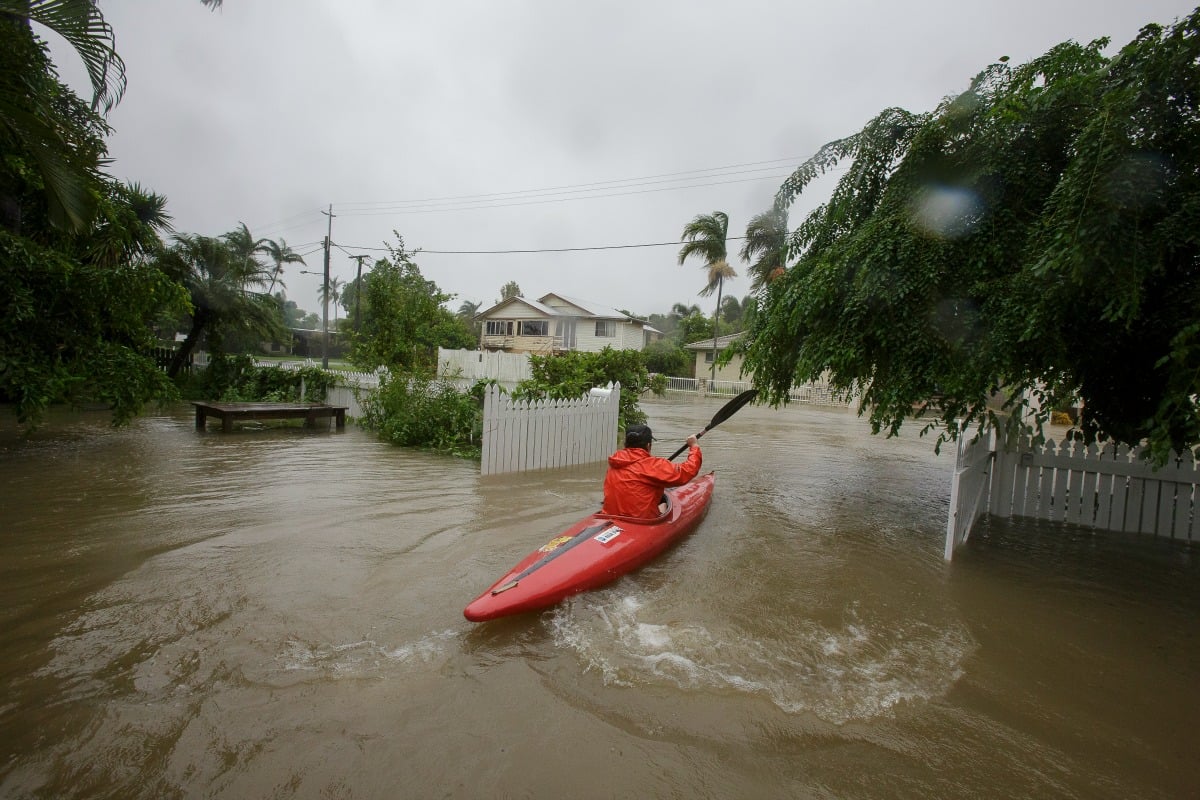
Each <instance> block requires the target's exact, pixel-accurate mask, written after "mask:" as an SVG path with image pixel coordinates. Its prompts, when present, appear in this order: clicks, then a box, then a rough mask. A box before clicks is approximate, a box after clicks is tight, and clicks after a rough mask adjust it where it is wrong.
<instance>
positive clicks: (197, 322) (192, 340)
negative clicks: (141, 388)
mask: <svg viewBox="0 0 1200 800" xmlns="http://www.w3.org/2000/svg"><path fill="white" fill-rule="evenodd" d="M206 324H208V315H207V314H206V313H205V311H204V309H196V314H195V316H193V317H192V328H191V330H189V331H188V335H187V338H185V339H184V340H183V342H182V343H181V344H180V345H179V349H178V350H176V351H175V355H174V357H172V358H171V365H170V366H169V367H167V377H168V378H174V377H175V376H176V375H178V374H179V371H180V370H181V369H183V365H184V364H186V363H187V360H188V357H189V356H191V354H192V350H193V349H194V348H195V347H196V342H197V341H199V340H200V334H201V333H203V332H204V326H205V325H206Z"/></svg>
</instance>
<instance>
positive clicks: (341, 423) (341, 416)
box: [336, 411, 346, 431]
mask: <svg viewBox="0 0 1200 800" xmlns="http://www.w3.org/2000/svg"><path fill="white" fill-rule="evenodd" d="M336 419H337V429H338V430H339V431H344V430H346V412H345V411H338V412H337V418H336Z"/></svg>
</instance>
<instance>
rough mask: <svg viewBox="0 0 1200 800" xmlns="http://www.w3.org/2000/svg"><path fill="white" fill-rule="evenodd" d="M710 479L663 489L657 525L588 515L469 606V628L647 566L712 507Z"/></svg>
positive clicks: (541, 605) (549, 603) (705, 477)
mask: <svg viewBox="0 0 1200 800" xmlns="http://www.w3.org/2000/svg"><path fill="white" fill-rule="evenodd" d="M714 480H715V477H714V475H713V473H711V472H710V473H708V474H707V475H701V476H700V477H698V478H696V479H695V480H694V481H692V482H691V483H689V484H687V485H685V486H679V487H677V488H674V489H667V490H666V492H665V494H666V496H667V503H668V507H667V511H666V513H664V514H663V515H662V516H660V517H658V518H656V519H635V518H633V517H620V516H615V515H613V514H600V513H597V514H592V515H590V516H588V517H585V518H584V519H582V520H580V521H579V522H577V523H575V524H574V525H572V526H571V527H570V528H568V529H567V530H565V531H563V532H562V533H561V534H560V535H558V536H556V537H554V538H553V539H551V540H550V541H548V542H546V544H544V545H542V546H541V547H539V548H538V549H537V550H534V551H533V552H532V553H530V554H529V555H527V556H525V558H523V559H521V561H520V562H518V564H517V565H516V566H515V567H513V568H512V569H511V570H509V571H508V573H507V574H505V576H504V577H503V578H501V579H500V580H498V581H496V582H495V583H494V584H492V586H491V588H489V589H488V590H487V591H486V592H484V593H483V594H481V595H479V597H476V598H475V599H474V600H472V601H471V603H470V605H468V606H467V607H466V609H465V610H464V611H463V616H465V617H466V618H467V619H469V620H471V621H472V622H483V621H484V620H489V619H496V618H497V617H505V616H508V615H509V614H520V613H522V612H524V611H534V610H537V609H539V608H546V607H548V606H552V605H554V604H555V603H557V602H559V601H560V600H563V599H564V598H567V597H570V596H571V595H575V594H579V593H580V592H586V591H588V590H589V589H597V588H599V587H601V586H603V585H604V584H606V583H610V582H612V581H614V580H616V579H617V578H619V577H621V576H622V575H624V574H625V573H627V572H631V571H633V570H635V569H637V568H638V567H640V566H642V565H643V564H645V563H646V562H647V561H650V560H651V559H653V558H654V557H655V556H657V555H658V554H659V553H661V552H662V551H663V550H666V549H667V547H668V546H669V545H671V543H673V542H675V541H676V540H678V539H680V538H681V537H683V536H686V535H687V534H688V533H691V532H692V531H693V530H695V529H696V526H697V525H699V524H700V521H701V520H703V519H704V515H705V514H707V513H708V505H709V503H710V502H711V501H712V493H713V481H714Z"/></svg>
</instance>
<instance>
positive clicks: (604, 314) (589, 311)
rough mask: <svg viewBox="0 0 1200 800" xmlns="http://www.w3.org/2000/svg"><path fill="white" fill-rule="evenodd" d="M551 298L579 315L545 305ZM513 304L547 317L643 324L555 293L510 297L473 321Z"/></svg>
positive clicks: (623, 315) (591, 304)
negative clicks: (615, 320)
mask: <svg viewBox="0 0 1200 800" xmlns="http://www.w3.org/2000/svg"><path fill="white" fill-rule="evenodd" d="M551 297H553V298H555V299H558V300H561V301H563V302H564V303H567V304H568V305H570V306H571V307H573V308H575V309H578V311H579V313H578V314H571V313H568V312H563V311H560V310H558V309H556V308H554V307H552V306H548V305H546V300H547V299H549V298H551ZM513 303H524V304H525V305H527V306H529V307H530V308H532V309H534V310H535V311H537V312H538V313H540V314H544V315H546V316H547V317H590V318H592V319H618V320H628V321H629V322H640V323H642V324H645V321H644V320H640V319H635V318H633V317H631V316H629V315H628V314H626V313H624V312H621V311H617V310H616V309H615V308H609V307H608V306H602V305H600V304H599V303H593V302H591V301H590V300H580V299H578V298H575V297H567V296H566V295H562V294H557V293H555V292H551V293H549V294H545V295H542V296H541V297H540V298H539V299H537V300H530V299H529V298H528V297H510V298H508V299H507V300H501V301H500V302H499V303H496V305H494V306H492V307H491V308H489V309H486V310H484V311H480V312H479V313H478V314H476V315H475V319H479V318H481V317H489V316H492V315H493V314H494V313H495V312H497V311H499V310H500V309H502V308H504V307H506V306H509V305H512V304H513Z"/></svg>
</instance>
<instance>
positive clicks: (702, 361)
mask: <svg viewBox="0 0 1200 800" xmlns="http://www.w3.org/2000/svg"><path fill="white" fill-rule="evenodd" d="M745 335H746V332H745V331H741V332H740V333H731V334H728V335H726V336H718V337H717V358H718V359H720V357H721V353H723V352H724V351H725V349H726V348H727V347H729V345H731V344H733V343H734V342H736V341H737V340H738V339H741V338H742V337H743V336H745ZM683 347H684V349H685V350H690V351H692V352H693V353H695V354H696V367H695V369H696V373H695V377H697V378H712V365H713V340H712V339H701V340H700V341H698V342H692V343H691V344H685V345H684V346H683ZM716 380H718V381H740V380H745V378H743V376H742V354H741V353H734V354H733V357H732V358H730V359H729V363H728V364H724V365H718V366H717V375H716Z"/></svg>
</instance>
